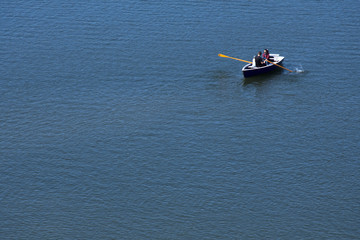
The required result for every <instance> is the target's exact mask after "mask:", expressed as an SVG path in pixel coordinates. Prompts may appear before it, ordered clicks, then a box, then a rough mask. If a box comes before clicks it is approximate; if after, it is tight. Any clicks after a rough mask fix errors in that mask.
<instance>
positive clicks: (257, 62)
mask: <svg viewBox="0 0 360 240" xmlns="http://www.w3.org/2000/svg"><path fill="white" fill-rule="evenodd" d="M255 65H256V67H263V66H265V65H266V64H265V61H264V60H263V58H262V57H261V52H260V51H259V52H258V54H257V56H256V57H255Z"/></svg>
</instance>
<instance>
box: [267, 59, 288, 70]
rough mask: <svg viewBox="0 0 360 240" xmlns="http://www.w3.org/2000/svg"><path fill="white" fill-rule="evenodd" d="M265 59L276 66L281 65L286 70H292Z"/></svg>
mask: <svg viewBox="0 0 360 240" xmlns="http://www.w3.org/2000/svg"><path fill="white" fill-rule="evenodd" d="M265 60H266V61H268V62H269V63H272V64H274V65H276V66H278V67H281V68H283V69H285V70H288V71H289V72H292V71H291V70H289V69H287V68H286V67H283V66H281V65H279V64H276V63H274V62H271V61H269V60H267V59H265Z"/></svg>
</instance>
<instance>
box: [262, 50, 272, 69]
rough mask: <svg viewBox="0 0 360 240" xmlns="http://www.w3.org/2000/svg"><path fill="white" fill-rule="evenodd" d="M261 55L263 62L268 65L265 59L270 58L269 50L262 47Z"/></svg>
mask: <svg viewBox="0 0 360 240" xmlns="http://www.w3.org/2000/svg"><path fill="white" fill-rule="evenodd" d="M262 57H263V59H264V61H265V64H266V65H268V64H269V62H268V61H266V60H270V59H269V58H270V53H269V50H267V49H264V53H263V55H262Z"/></svg>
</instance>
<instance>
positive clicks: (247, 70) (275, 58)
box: [242, 53, 285, 78]
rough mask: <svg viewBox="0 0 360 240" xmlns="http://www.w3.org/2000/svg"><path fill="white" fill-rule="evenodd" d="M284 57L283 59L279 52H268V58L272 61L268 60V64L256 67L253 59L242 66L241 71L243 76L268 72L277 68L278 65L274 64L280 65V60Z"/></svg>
mask: <svg viewBox="0 0 360 240" xmlns="http://www.w3.org/2000/svg"><path fill="white" fill-rule="evenodd" d="M284 59H285V57H283V56H280V55H279V54H274V53H273V54H270V58H269V60H270V61H271V62H272V63H269V62H268V63H267V64H268V65H266V66H262V67H256V66H255V61H253V63H249V64H246V65H245V66H244V67H243V68H242V72H243V74H244V77H245V78H248V77H253V76H257V75H260V74H264V73H268V72H271V71H274V70H276V69H279V66H276V65H281V64H282V62H283V61H284ZM273 63H275V64H273Z"/></svg>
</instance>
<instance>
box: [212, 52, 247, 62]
mask: <svg viewBox="0 0 360 240" xmlns="http://www.w3.org/2000/svg"><path fill="white" fill-rule="evenodd" d="M218 56H219V57H223V58H231V59H234V60H237V61H242V62H246V63H252V62H250V61H246V60H242V59H239V58H233V57H229V56H226V55H224V54H221V53H219V54H218Z"/></svg>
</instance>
